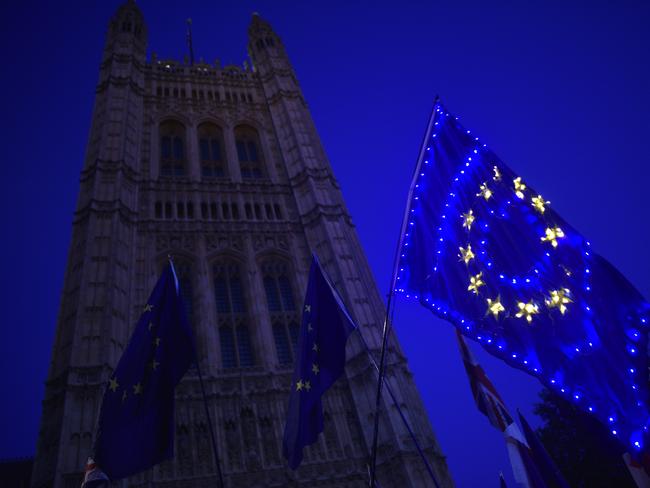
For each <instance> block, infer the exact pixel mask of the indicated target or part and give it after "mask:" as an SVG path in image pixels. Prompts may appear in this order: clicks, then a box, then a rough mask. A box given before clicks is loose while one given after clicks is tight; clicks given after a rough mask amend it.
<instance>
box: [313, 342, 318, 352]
mask: <svg viewBox="0 0 650 488" xmlns="http://www.w3.org/2000/svg"><path fill="white" fill-rule="evenodd" d="M311 350H312V351H316V352H318V344H316V343H314V346H313V347H312V348H311Z"/></svg>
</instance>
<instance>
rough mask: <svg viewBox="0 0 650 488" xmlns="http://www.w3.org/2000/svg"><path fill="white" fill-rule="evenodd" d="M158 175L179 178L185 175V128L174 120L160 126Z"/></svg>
mask: <svg viewBox="0 0 650 488" xmlns="http://www.w3.org/2000/svg"><path fill="white" fill-rule="evenodd" d="M159 132H160V174H161V176H166V177H180V176H185V174H186V173H187V170H186V168H187V158H186V155H185V126H183V124H181V123H180V122H178V121H176V120H167V121H165V122H163V123H162V124H160V131H159Z"/></svg>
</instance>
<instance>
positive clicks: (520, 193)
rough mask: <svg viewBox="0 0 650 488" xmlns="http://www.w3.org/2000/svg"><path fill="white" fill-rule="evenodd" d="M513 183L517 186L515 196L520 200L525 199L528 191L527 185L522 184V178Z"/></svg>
mask: <svg viewBox="0 0 650 488" xmlns="http://www.w3.org/2000/svg"><path fill="white" fill-rule="evenodd" d="M512 182H513V183H514V184H515V195H517V196H518V197H519V198H521V199H523V198H524V190H525V189H526V185H524V184H523V183H522V182H521V176H517V177H516V178H515V179H514V180H512Z"/></svg>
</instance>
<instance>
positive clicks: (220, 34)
mask: <svg viewBox="0 0 650 488" xmlns="http://www.w3.org/2000/svg"><path fill="white" fill-rule="evenodd" d="M138 3H139V5H140V8H141V9H142V11H143V12H144V15H145V19H146V23H147V25H148V28H149V54H150V53H151V51H155V52H156V53H157V54H158V56H159V58H176V59H182V57H183V55H184V54H185V53H186V48H185V19H186V18H187V17H192V19H193V29H194V46H195V54H196V57H197V59H198V58H199V57H204V58H205V59H206V60H207V61H213V60H214V59H215V58H219V59H220V60H221V62H222V64H229V63H233V64H241V63H242V62H243V61H244V59H245V57H246V29H247V26H248V23H249V21H250V15H251V13H252V12H253V11H259V12H260V14H261V15H262V16H263V17H264V18H265V19H267V20H268V21H270V22H271V24H272V25H273V27H274V28H275V30H276V32H278V33H279V35H280V37H282V39H283V41H284V43H285V46H286V48H287V50H288V53H289V56H290V59H291V61H292V63H293V65H294V68H295V70H296V72H297V75H298V79H299V80H300V83H301V86H302V89H303V91H304V94H305V97H306V99H307V102H308V103H309V107H310V109H311V112H312V115H313V117H314V119H315V122H316V127H317V128H318V131H319V133H320V136H321V138H322V141H323V144H324V146H325V149H326V151H327V153H328V155H329V158H330V161H331V164H332V167H333V169H334V173H335V174H336V176H337V178H338V180H339V182H340V184H341V187H342V190H343V194H344V196H345V198H346V202H347V205H348V207H349V210H350V212H351V214H352V216H353V218H354V221H355V223H356V226H357V230H358V232H359V235H360V238H361V241H362V244H363V246H364V248H365V251H366V253H367V255H368V259H369V261H370V265H371V267H372V270H373V272H374V274H375V278H376V279H377V283H378V285H379V287H380V290H381V291H382V293H384V292H385V291H386V290H387V289H388V286H389V280H390V273H391V266H392V258H393V252H394V249H395V242H396V239H397V237H398V235H397V234H398V230H399V226H400V219H401V215H402V212H403V209H404V204H405V198H406V192H407V189H408V185H409V180H410V176H411V171H412V168H413V166H414V163H415V158H416V156H417V153H418V149H419V145H420V143H421V139H422V135H423V132H424V129H425V127H426V123H427V118H428V115H429V112H430V110H431V107H432V103H433V99H434V97H435V95H436V94H439V95H440V96H441V97H442V101H443V102H444V103H445V105H446V106H447V108H448V109H449V110H450V111H451V112H453V113H455V114H456V115H458V116H460V118H461V121H462V122H463V124H464V125H465V126H467V127H468V128H470V129H472V131H473V133H476V134H477V135H478V136H479V137H481V139H482V140H484V141H485V142H487V143H488V144H489V145H490V147H491V148H492V149H493V150H494V151H495V152H496V153H497V154H499V155H500V157H501V158H502V159H503V160H504V161H505V162H506V163H507V164H509V165H510V166H511V167H512V168H513V169H514V170H515V171H517V172H518V173H519V174H520V175H522V176H523V178H524V180H525V181H526V182H527V183H529V184H530V185H531V186H532V187H534V188H535V189H536V190H537V191H539V192H540V193H542V194H543V195H544V197H545V198H547V199H549V200H551V201H552V203H553V207H554V208H555V209H556V210H558V211H559V212H560V214H561V215H563V216H564V218H565V219H566V220H568V221H569V222H570V223H571V224H572V225H573V226H574V227H575V228H576V229H577V230H578V231H580V232H581V233H582V234H584V235H585V236H587V237H588V238H590V240H591V242H592V244H593V248H594V250H595V251H597V252H599V253H600V254H602V255H603V256H605V257H606V258H607V259H609V260H610V261H611V262H612V263H613V264H614V265H616V266H617V267H618V268H619V269H620V270H621V271H622V272H623V274H624V275H626V276H627V277H628V279H630V281H631V282H632V283H634V284H635V285H636V286H637V287H638V288H639V290H640V291H641V292H642V294H643V295H644V296H645V297H646V298H648V297H650V278H649V276H650V259H648V254H647V253H648V246H649V243H650V226H649V225H648V212H649V211H650V204H649V203H648V184H649V182H650V158H648V145H649V144H650V62H649V59H648V55H649V53H650V29H648V25H650V3H648V2H640V1H639V2H631V1H617V2H597V1H589V2H584V3H571V2H512V3H511V4H505V3H498V4H496V3H495V4H493V5H489V6H488V5H487V2H479V1H477V2H475V3H472V2H465V1H462V2H461V1H454V2H441V1H431V2H422V3H420V2H418V3H410V2H394V3H392V4H389V3H378V2H357V1H354V2H353V1H342V2H333V1H328V2H322V4H320V5H318V4H316V3H315V2H295V3H289V2H281V1H278V0H275V1H258V2H255V1H228V2H226V1H222V2H216V1H212V2H208V1H205V2H200V1H196V0H186V1H184V2H162V1H153V0H146V1H145V0H142V1H140V2H138ZM524 4H525V5H524ZM118 5H119V2H118V1H102V2H87V1H85V2H80V1H76V2H71V1H68V2H42V3H36V2H11V3H9V4H7V5H5V6H4V7H3V9H2V10H3V11H2V14H3V15H2V23H3V26H2V29H0V36H1V38H2V42H1V46H2V48H1V49H2V51H3V52H2V61H3V76H2V89H1V90H0V97H2V100H1V102H2V103H1V105H0V106H1V107H2V109H3V112H4V116H3V117H2V119H1V122H0V123H1V134H2V139H1V141H2V149H3V151H2V159H3V161H2V167H3V168H4V170H3V174H2V177H3V181H4V184H3V191H2V192H1V197H0V198H2V207H1V208H2V215H3V218H4V220H5V222H6V225H5V231H4V232H3V233H2V239H1V241H0V242H2V254H1V255H2V258H3V266H2V274H3V279H2V293H1V294H0V296H1V297H2V311H3V314H4V317H3V320H2V326H1V327H0V371H1V373H0V374H1V378H2V380H1V383H0V392H1V396H2V402H0V433H1V434H0V458H13V457H19V456H31V455H33V454H34V452H35V443H36V437H37V431H38V424H39V419H40V413H41V407H40V402H41V400H42V397H43V393H44V386H43V382H44V380H45V378H46V375H47V370H48V365H49V359H50V354H51V348H52V343H53V338H54V332H55V325H56V317H57V313H58V307H59V299H60V295H61V289H62V285H63V274H64V269H65V264H66V258H67V252H68V246H69V243H70V235H71V221H72V213H73V211H74V207H75V203H76V198H77V192H78V182H79V171H80V169H81V166H82V161H83V154H84V150H85V146H86V138H87V136H88V132H89V125H90V120H91V111H92V104H93V100H94V90H95V84H96V82H97V77H98V71H99V61H100V56H101V50H102V46H103V43H104V33H105V29H106V25H107V23H108V20H109V18H110V17H111V15H112V14H113V12H114V11H115V9H116V8H117V6H118ZM396 329H397V332H398V336H399V338H400V340H401V343H402V345H403V347H404V350H405V352H406V355H407V357H408V358H409V363H410V366H411V368H412V370H413V372H414V374H415V380H416V382H417V384H418V387H419V389H420V392H421V395H422V397H423V399H424V402H425V404H426V407H427V410H428V412H429V416H430V419H431V423H432V426H433V429H434V431H435V432H436V434H437V436H438V439H439V441H440V444H441V446H442V449H443V451H444V452H445V454H446V455H447V456H448V462H449V466H450V468H451V471H452V475H453V477H454V479H455V481H456V483H457V485H458V486H459V487H473V486H498V473H499V471H503V472H504V473H505V474H506V477H507V479H508V480H509V481H510V482H511V483H512V481H511V480H512V476H511V470H510V466H509V463H508V459H507V454H506V448H505V445H504V443H503V440H502V437H501V434H500V433H499V432H497V431H496V430H495V429H494V428H493V427H491V426H490V425H489V423H488V421H487V420H486V419H485V417H483V416H482V415H481V414H480V413H479V412H478V411H477V410H476V408H475V406H474V403H473V400H472V397H471V394H470V390H469V386H468V382H467V379H466V377H465V372H464V370H463V367H462V364H461V362H460V359H459V355H458V351H457V347H456V343H455V338H454V336H453V330H452V327H451V326H450V325H449V324H447V323H445V322H443V321H441V320H438V319H436V318H434V317H433V316H432V315H431V314H430V313H429V312H427V311H426V310H424V309H421V308H420V307H419V306H418V305H417V304H414V303H409V302H405V301H401V300H399V301H398V302H397V309H396ZM474 351H475V352H476V353H477V355H478V357H479V359H480V360H481V361H482V363H483V365H484V367H485V369H486V370H487V372H488V374H489V375H490V377H491V378H492V380H493V382H494V383H495V385H496V387H497V388H498V389H499V390H500V392H501V393H502V396H503V397H504V399H505V400H506V403H507V404H508V406H509V407H510V409H511V410H512V411H514V410H515V408H520V409H521V410H522V411H523V413H524V414H525V415H527V416H528V417H529V419H530V420H531V421H532V423H533V424H534V425H539V420H538V419H537V418H535V417H534V416H533V414H532V404H533V403H534V402H535V401H536V395H537V392H538V390H539V389H540V386H539V384H538V383H537V381H536V380H534V379H533V378H529V377H527V376H526V375H525V374H524V373H522V372H519V371H515V370H511V369H509V368H508V367H506V366H505V365H503V364H501V363H500V362H499V361H498V360H496V359H493V358H491V357H488V356H487V355H486V354H485V353H483V352H482V351H480V350H479V348H478V347H474ZM80 468H81V466H80Z"/></svg>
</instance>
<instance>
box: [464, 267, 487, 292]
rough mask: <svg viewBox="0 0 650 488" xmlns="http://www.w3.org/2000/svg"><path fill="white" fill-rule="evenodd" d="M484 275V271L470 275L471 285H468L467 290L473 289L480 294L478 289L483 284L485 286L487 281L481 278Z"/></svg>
mask: <svg viewBox="0 0 650 488" xmlns="http://www.w3.org/2000/svg"><path fill="white" fill-rule="evenodd" d="M482 277H483V271H481V272H480V273H479V274H477V275H475V276H470V278H469V286H468V287H467V291H471V292H472V293H474V294H475V295H478V289H479V288H480V287H481V286H485V282H484V281H483V280H482V279H481V278H482Z"/></svg>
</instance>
